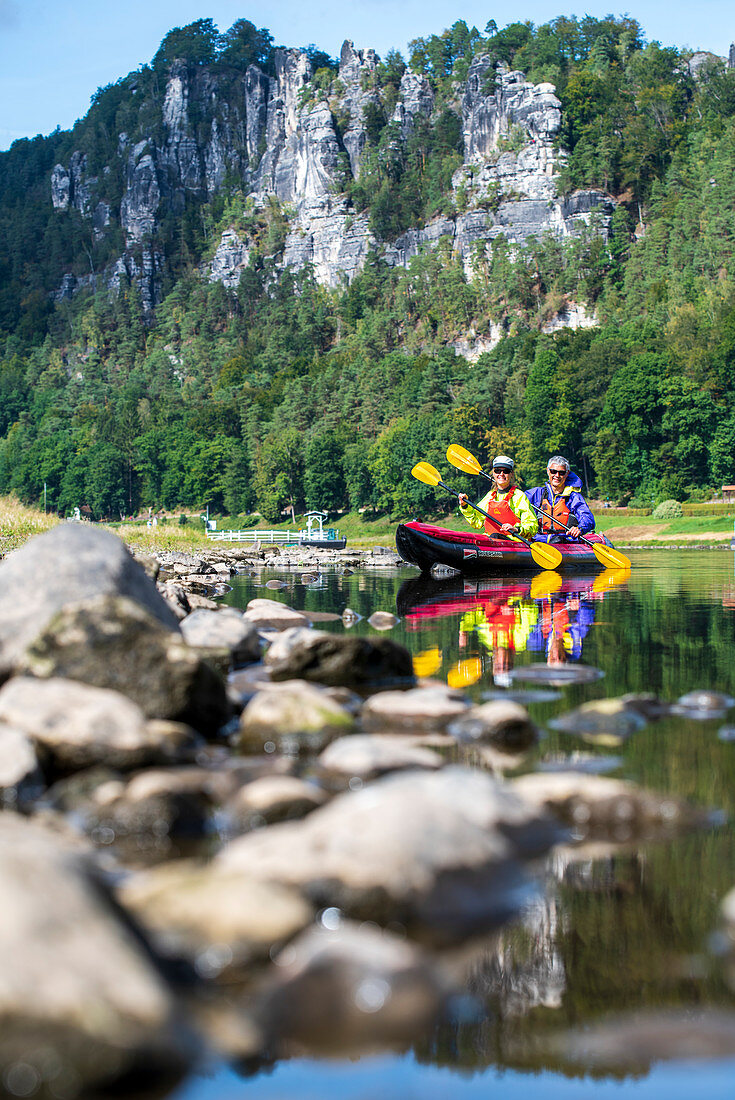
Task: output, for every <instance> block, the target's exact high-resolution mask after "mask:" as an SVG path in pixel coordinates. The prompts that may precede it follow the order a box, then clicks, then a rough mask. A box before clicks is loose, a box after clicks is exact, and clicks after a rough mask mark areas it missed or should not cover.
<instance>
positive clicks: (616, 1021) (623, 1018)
mask: <svg viewBox="0 0 735 1100" xmlns="http://www.w3.org/2000/svg"><path fill="white" fill-rule="evenodd" d="M545 1045H547V1046H549V1047H550V1048H551V1051H552V1052H553V1055H554V1056H556V1057H561V1058H562V1059H563V1060H564V1061H567V1062H571V1063H574V1064H575V1065H576V1066H577V1067H584V1068H585V1069H586V1070H588V1071H594V1072H605V1073H613V1074H615V1075H616V1076H617V1077H620V1076H621V1075H622V1074H626V1075H627V1074H635V1075H636V1076H639V1075H641V1074H645V1073H647V1072H648V1071H649V1070H650V1068H651V1066H652V1065H653V1063H655V1062H659V1063H660V1062H664V1061H669V1062H675V1063H676V1062H682V1061H702V1062H708V1063H709V1062H712V1060H713V1059H721V1058H732V1057H733V1055H735V1012H732V1011H727V1010H726V1009H717V1008H704V1009H696V1008H687V1009H686V1010H684V1009H680V1010H678V1011H677V1010H676V1009H670V1010H668V1011H667V1010H665V1009H664V1010H661V1011H658V1012H657V1011H655V1010H653V1009H651V1010H649V1011H645V1010H641V1011H639V1012H630V1013H627V1014H621V1015H619V1016H615V1017H613V1018H610V1019H607V1020H603V1021H601V1022H599V1023H595V1024H590V1023H587V1024H586V1026H585V1027H584V1028H574V1030H572V1031H569V1032H565V1033H564V1034H563V1035H561V1036H558V1037H556V1038H555V1039H553V1040H552V1041H551V1042H550V1043H549V1044H545ZM706 1091H707V1090H706V1089H703V1092H706Z"/></svg>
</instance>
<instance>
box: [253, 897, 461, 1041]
mask: <svg viewBox="0 0 735 1100" xmlns="http://www.w3.org/2000/svg"><path fill="white" fill-rule="evenodd" d="M325 916H326V918H327V924H328V925H331V923H332V921H331V919H330V918H331V917H332V916H333V914H327V915H325ZM334 924H335V926H334V927H330V926H327V927H324V926H322V927H317V928H311V929H309V930H308V931H306V932H304V933H303V935H301V936H299V938H298V939H297V940H295V941H294V942H293V943H291V944H289V945H288V946H287V947H286V948H284V949H283V951H281V953H280V954H279V955H277V956H276V958H275V963H276V970H275V973H274V976H273V978H272V979H271V983H270V987H269V989H268V990H267V992H266V993H265V994H264V995H263V996H262V998H261V1000H260V1004H259V1006H258V1009H257V1016H258V1018H259V1022H260V1024H261V1027H262V1029H263V1031H264V1033H265V1034H266V1035H267V1036H269V1038H270V1041H271V1043H274V1044H275V1045H276V1047H277V1049H279V1050H280V1051H281V1053H287V1052H288V1053H292V1054H294V1053H297V1052H298V1051H299V1050H304V1049H306V1050H308V1051H310V1052H314V1051H319V1052H321V1053H329V1052H333V1053H338V1054H340V1055H341V1056H342V1057H344V1053H345V1051H350V1052H356V1051H358V1050H365V1049H371V1048H374V1047H379V1048H381V1049H384V1048H385V1047H386V1046H388V1047H393V1046H396V1045H405V1044H406V1043H408V1042H410V1041H411V1040H412V1039H417V1038H419V1037H420V1036H421V1035H422V1034H424V1033H425V1032H426V1029H427V1028H428V1027H430V1026H431V1024H432V1023H433V1022H434V1020H435V1019H436V1017H437V1015H438V1013H439V1010H440V1009H441V1007H442V1005H443V1003H444V1000H445V998H446V994H447V990H446V988H445V986H444V984H443V983H442V981H441V979H440V977H439V975H438V973H437V971H436V970H435V968H434V967H433V966H432V965H431V964H430V963H429V961H428V959H427V958H426V956H425V955H424V954H423V952H422V951H421V950H420V949H419V948H418V947H416V946H415V945H413V944H410V943H407V942H406V941H405V940H402V939H398V937H396V936H394V935H391V934H390V933H388V932H385V931H383V930H381V929H377V928H370V927H369V926H364V925H363V926H358V925H356V924H352V923H351V922H341V921H335V922H334Z"/></svg>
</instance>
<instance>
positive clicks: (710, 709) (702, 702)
mask: <svg viewBox="0 0 735 1100" xmlns="http://www.w3.org/2000/svg"><path fill="white" fill-rule="evenodd" d="M733 706H735V699H733V698H732V696H731V695H724V694H722V692H719V691H690V692H688V693H687V694H686V695H682V696H681V697H680V698H679V699H677V701H676V703H674V705H673V706H672V707H671V714H677V715H680V716H682V717H684V718H691V719H693V720H695V721H700V722H706V721H709V720H711V719H714V718H724V717H725V715H726V713H727V711H728V710H729V709H730V708H731V707H733Z"/></svg>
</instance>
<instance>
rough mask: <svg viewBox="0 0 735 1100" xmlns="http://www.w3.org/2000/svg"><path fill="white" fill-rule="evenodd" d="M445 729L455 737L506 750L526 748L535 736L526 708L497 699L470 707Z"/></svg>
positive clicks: (459, 739) (536, 736)
mask: <svg viewBox="0 0 735 1100" xmlns="http://www.w3.org/2000/svg"><path fill="white" fill-rule="evenodd" d="M448 732H449V733H450V734H451V735H452V737H456V738H457V740H458V741H482V742H489V743H490V744H493V745H495V746H496V747H497V748H500V749H506V750H507V751H509V752H517V751H518V750H519V749H528V748H530V747H531V745H533V744H535V743H536V741H537V740H538V731H537V729H536V727H535V726H534V724H533V722H532V721H531V719H530V718H529V717H528V711H527V710H526V708H525V707H522V706H520V704H519V703H513V702H510V701H508V702H506V701H505V700H499V699H498V700H493V701H491V702H488V703H483V704H482V706H479V707H473V708H472V709H471V710H470V711H468V712H467V713H466V714H463V715H462V717H461V718H458V719H457V720H456V721H455V722H452V723H451V725H450V726H449V727H448Z"/></svg>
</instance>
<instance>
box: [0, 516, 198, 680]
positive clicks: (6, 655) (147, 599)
mask: <svg viewBox="0 0 735 1100" xmlns="http://www.w3.org/2000/svg"><path fill="white" fill-rule="evenodd" d="M101 595H108V596H127V597H128V598H129V599H131V600H134V601H135V602H136V603H138V604H140V606H141V607H143V608H145V609H146V610H147V611H148V612H149V613H150V614H151V615H153V617H154V618H155V619H157V620H158V622H159V623H160V624H161V626H162V627H164V628H165V629H167V630H170V631H172V632H178V626H177V620H176V616H175V615H174V613H173V612H172V610H171V609H170V607H169V606H168V604H167V603H166V601H165V600H164V599H163V597H162V596H161V594H160V593H159V592H158V591H157V589H156V586H155V584H154V583H153V581H152V580H151V579H150V577H149V576H148V575H147V574H146V572H145V570H144V569H143V567H142V566H141V565H139V564H138V562H136V561H135V560H134V558H133V557H132V555H131V554H130V553H129V552H128V550H127V549H126V547H125V546H124V544H123V543H122V542H121V541H120V539H118V538H117V537H116V536H115V535H113V534H111V533H110V532H109V531H104V530H101V529H100V528H97V527H92V526H90V525H88V524H79V523H61V524H59V525H58V526H57V527H53V528H52V529H51V530H50V531H46V532H45V533H44V534H42V535H37V536H36V537H35V538H32V539H30V540H29V541H28V542H27V543H25V544H24V545H23V546H22V547H21V548H20V549H19V550H16V551H14V552H13V553H12V554H9V555H8V556H7V557H6V558H4V559H3V561H2V562H1V563H0V612H1V613H0V679H1V678H4V677H6V676H7V675H8V674H9V673H10V671H11V670H12V669H13V668H14V667H15V664H16V661H17V660H18V658H19V657H20V656H21V655H22V654H23V652H24V650H25V648H26V646H27V645H28V644H29V643H30V642H31V641H33V639H34V638H36V637H37V636H38V634H40V633H41V632H42V631H43V630H44V628H45V627H46V625H47V623H48V622H49V620H50V619H51V618H52V617H53V615H54V614H55V613H56V612H57V611H59V610H60V609H61V608H62V607H64V606H65V605H66V604H69V603H78V602H79V601H80V600H87V599H90V598H91V597H94V596H101Z"/></svg>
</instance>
